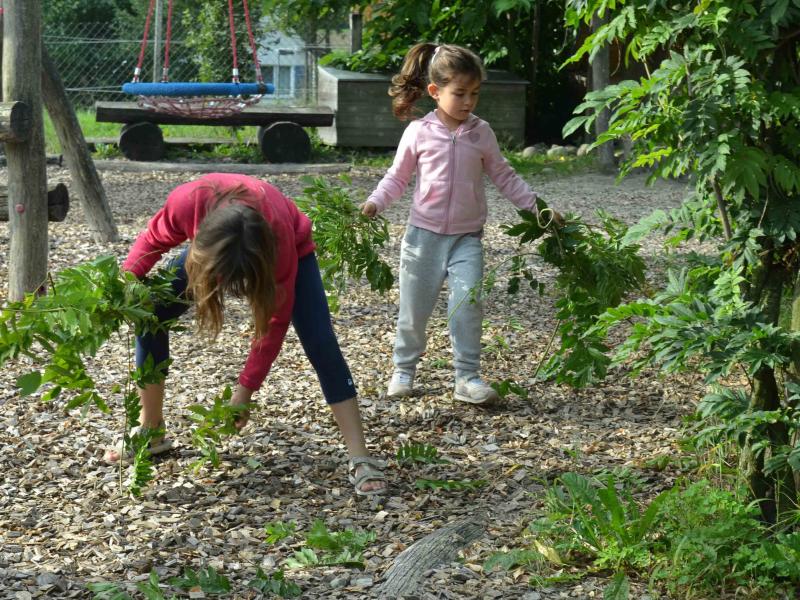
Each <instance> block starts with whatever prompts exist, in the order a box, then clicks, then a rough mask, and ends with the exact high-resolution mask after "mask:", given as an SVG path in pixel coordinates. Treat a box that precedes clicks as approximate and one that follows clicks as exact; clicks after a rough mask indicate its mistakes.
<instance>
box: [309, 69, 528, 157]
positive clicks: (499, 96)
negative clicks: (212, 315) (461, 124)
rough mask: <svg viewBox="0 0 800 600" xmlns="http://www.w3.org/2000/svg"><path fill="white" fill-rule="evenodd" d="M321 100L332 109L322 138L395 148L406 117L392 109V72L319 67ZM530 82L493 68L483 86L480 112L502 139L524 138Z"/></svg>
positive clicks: (423, 103) (429, 105) (427, 102)
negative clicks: (401, 117) (396, 116)
mask: <svg viewBox="0 0 800 600" xmlns="http://www.w3.org/2000/svg"><path fill="white" fill-rule="evenodd" d="M317 74H318V82H317V103H318V104H320V105H321V106H329V107H331V108H332V109H333V111H334V113H335V117H334V120H333V125H332V126H331V127H319V128H318V129H317V131H318V132H319V136H320V138H321V139H322V141H323V142H325V143H326V144H330V145H333V146H362V147H378V148H390V147H395V146H397V144H398V142H399V141H400V136H401V135H402V134H403V130H404V129H405V128H406V125H408V123H407V122H404V121H399V120H398V119H396V118H395V116H394V115H393V114H392V99H391V98H390V97H389V94H388V90H389V85H390V84H391V75H381V74H376V73H354V72H352V71H343V70H341V69H334V68H331V67H318V68H317ZM526 85H528V82H527V81H525V80H524V79H521V78H520V77H517V76H516V75H514V74H513V73H508V72H506V71H489V72H488V79H487V81H484V82H483V85H482V86H481V95H480V100H479V101H478V108H477V110H476V111H475V114H476V115H478V116H479V117H481V118H482V119H485V120H486V121H488V122H489V124H490V125H491V126H492V129H494V132H495V134H497V138H498V139H499V140H500V141H501V143H502V142H506V143H511V144H515V145H521V144H522V143H523V142H524V141H525V86H526ZM417 106H418V107H419V108H420V111H421V112H420V115H423V114H425V113H426V112H428V111H430V110H432V109H433V108H434V103H433V101H432V100H431V99H430V98H427V97H426V98H425V99H423V100H420V102H419V103H418V104H417Z"/></svg>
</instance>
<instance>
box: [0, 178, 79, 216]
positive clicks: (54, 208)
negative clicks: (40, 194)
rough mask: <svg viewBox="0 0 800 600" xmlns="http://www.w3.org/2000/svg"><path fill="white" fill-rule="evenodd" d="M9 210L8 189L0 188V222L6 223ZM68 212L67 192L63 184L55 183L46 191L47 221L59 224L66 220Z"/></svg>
mask: <svg viewBox="0 0 800 600" xmlns="http://www.w3.org/2000/svg"><path fill="white" fill-rule="evenodd" d="M9 209H10V207H9V202H8V189H7V188H5V187H2V186H0V221H8V211H9ZM14 210H16V206H15V207H14ZM68 212H69V190H68V189H67V186H66V185H64V184H63V183H57V184H56V185H55V186H53V187H52V188H50V189H49V190H47V220H48V221H56V222H59V223H60V222H61V221H63V220H64V219H66V218H67V213H68Z"/></svg>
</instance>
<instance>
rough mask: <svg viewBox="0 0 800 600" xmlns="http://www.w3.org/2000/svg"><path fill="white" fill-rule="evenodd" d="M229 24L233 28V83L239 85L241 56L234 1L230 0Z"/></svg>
mask: <svg viewBox="0 0 800 600" xmlns="http://www.w3.org/2000/svg"><path fill="white" fill-rule="evenodd" d="M228 23H229V25H230V28H231V52H233V70H232V71H231V81H233V83H239V54H238V53H237V52H236V27H235V26H234V24H233V0H228Z"/></svg>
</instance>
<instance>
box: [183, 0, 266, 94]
mask: <svg viewBox="0 0 800 600" xmlns="http://www.w3.org/2000/svg"><path fill="white" fill-rule="evenodd" d="M251 4H252V5H253V6H250V5H251ZM248 7H249V11H250V19H251V22H252V27H253V30H254V31H253V34H254V35H255V39H256V45H258V40H259V39H260V35H261V32H260V29H259V26H258V25H259V19H260V9H259V8H258V7H257V3H256V2H248ZM233 12H234V16H233V19H234V27H235V30H236V50H237V54H238V63H239V74H240V78H241V80H242V81H254V78H255V75H254V64H253V54H252V50H251V47H250V41H249V38H248V34H247V25H246V21H245V15H244V10H243V7H242V4H241V3H240V2H239V3H235V4H234V11H233ZM181 15H182V16H181V18H182V21H183V28H184V31H185V32H186V33H187V35H186V38H185V43H184V46H183V48H181V50H182V53H184V54H185V56H184V58H185V59H188V60H191V61H192V62H193V63H194V65H195V67H196V69H197V72H198V76H199V80H200V81H230V80H231V68H232V67H233V51H232V49H231V33H230V26H229V21H228V4H227V3H226V2H219V1H218V0H205V1H204V2H203V3H202V5H201V6H200V7H197V6H196V5H195V6H193V7H187V8H186V9H185V10H184V11H183V12H182V13H181Z"/></svg>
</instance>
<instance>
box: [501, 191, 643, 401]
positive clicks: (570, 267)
mask: <svg viewBox="0 0 800 600" xmlns="http://www.w3.org/2000/svg"><path fill="white" fill-rule="evenodd" d="M543 208H546V205H544V203H542V202H541V201H540V204H539V211H540V212H541V211H542V209H543ZM519 214H520V217H521V218H522V220H521V221H520V222H519V223H518V224H516V225H513V226H510V227H507V228H506V234H507V235H510V236H513V237H518V238H519V243H520V246H522V247H525V246H527V245H529V244H532V243H534V242H538V248H537V249H538V252H539V254H540V255H541V257H542V258H543V259H544V261H545V262H546V263H548V264H550V265H552V266H554V267H556V268H557V269H558V270H559V274H558V276H557V277H556V281H555V285H556V289H557V292H558V298H557V300H556V303H555V306H556V317H557V319H558V323H557V325H556V329H555V330H554V332H553V337H552V338H551V343H552V340H553V339H554V338H555V336H556V335H558V336H559V337H560V340H561V345H560V347H559V348H558V349H557V350H556V351H555V352H554V353H553V355H552V356H550V357H549V359H547V362H546V363H544V366H543V368H542V372H541V377H542V378H544V379H550V378H552V379H555V380H556V381H557V382H559V383H568V384H570V385H575V386H585V385H588V384H590V383H591V382H593V381H596V380H598V379H601V378H602V377H604V376H605V374H606V371H607V369H608V366H609V363H610V361H611V359H610V358H609V357H608V356H607V353H608V351H609V348H608V346H607V345H606V344H605V339H604V337H603V336H602V335H601V334H600V333H599V332H598V331H596V330H594V329H593V326H594V324H595V321H596V319H597V317H598V315H600V314H602V313H603V312H605V311H606V310H607V309H608V308H609V307H615V306H617V305H619V303H620V302H621V301H622V300H623V298H624V297H625V295H627V294H629V293H631V292H632V291H634V290H641V289H642V288H643V287H644V284H645V279H644V273H645V265H644V261H643V260H642V258H641V257H640V256H639V255H638V250H639V246H638V245H637V244H635V243H632V242H630V241H629V240H627V239H626V233H627V228H626V226H625V225H624V224H623V223H622V222H621V221H619V220H618V219H615V218H613V217H611V216H610V215H608V214H606V213H604V212H602V211H598V213H597V214H598V216H599V218H600V224H599V226H592V225H589V224H586V223H584V222H582V221H581V220H580V219H579V218H577V217H574V216H571V215H570V216H568V218H567V219H566V222H565V224H564V225H563V226H562V227H558V228H555V227H554V226H552V225H551V226H549V227H546V226H543V224H542V223H541V222H540V219H539V217H538V216H537V215H535V214H533V213H531V212H529V211H520V213H519ZM548 231H550V232H551V235H548V236H546V237H543V236H544V234H545V233H546V232H548ZM542 238H543V239H542ZM539 240H541V241H539ZM530 254H531V253H528V252H520V253H518V254H517V255H516V256H515V257H513V258H512V259H511V264H512V269H511V277H510V279H509V284H508V289H509V292H512V293H513V292H516V291H517V290H519V289H520V284H521V282H522V281H527V282H528V284H529V286H530V287H532V288H534V289H536V290H541V284H540V283H539V282H538V281H537V280H536V279H535V277H534V276H533V272H532V269H531V268H530V264H529V261H530ZM547 352H549V344H548V349H547V351H546V352H545V355H546V354H547ZM537 373H538V368H537Z"/></svg>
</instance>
